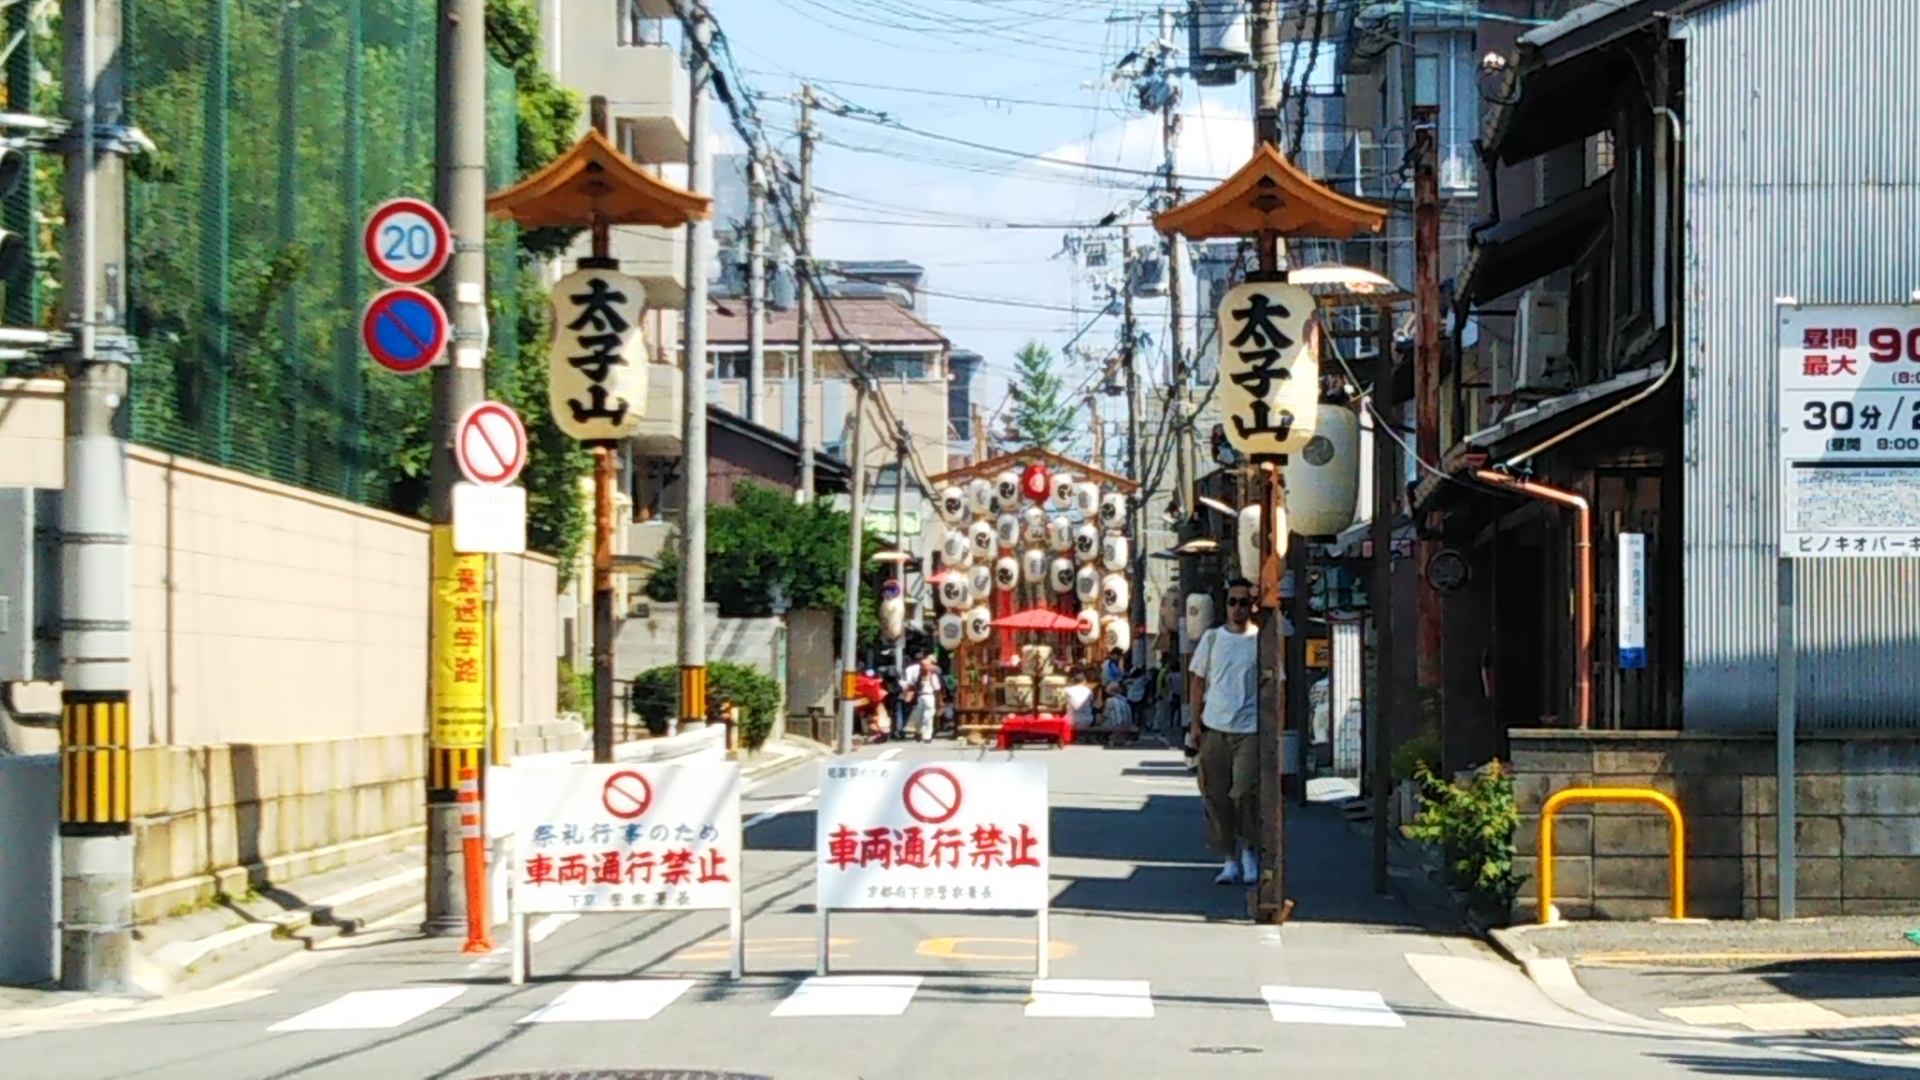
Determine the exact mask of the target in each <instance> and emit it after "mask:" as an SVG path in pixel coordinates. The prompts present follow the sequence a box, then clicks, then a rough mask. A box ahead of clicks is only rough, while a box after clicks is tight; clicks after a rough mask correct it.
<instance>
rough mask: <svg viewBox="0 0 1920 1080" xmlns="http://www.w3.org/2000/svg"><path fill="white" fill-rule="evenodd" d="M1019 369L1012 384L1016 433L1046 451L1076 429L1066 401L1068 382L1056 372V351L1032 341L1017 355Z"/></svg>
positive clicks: (1016, 361)
mask: <svg viewBox="0 0 1920 1080" xmlns="http://www.w3.org/2000/svg"><path fill="white" fill-rule="evenodd" d="M1013 359H1014V364H1015V365H1016V367H1017V368H1018V370H1017V372H1016V374H1015V381H1014V384H1013V386H1012V387H1011V391H1010V392H1011V393H1012V395H1013V432H1014V434H1015V435H1016V436H1018V437H1019V439H1020V441H1021V442H1023V443H1025V444H1027V445H1029V446H1037V447H1040V448H1042V449H1046V450H1056V449H1058V446H1057V445H1056V444H1058V443H1059V442H1060V440H1061V439H1062V438H1064V437H1065V436H1066V435H1067V434H1068V433H1069V432H1071V431H1072V430H1073V425H1074V410H1073V406H1072V404H1071V403H1069V402H1067V401H1065V400H1063V395H1064V394H1065V393H1066V384H1065V383H1063V382H1061V380H1060V376H1058V375H1056V374H1054V371H1053V351H1052V350H1051V349H1048V348H1047V347H1046V346H1045V345H1042V344H1040V343H1039V342H1037V341H1029V342H1027V343H1026V344H1025V345H1023V346H1021V347H1020V351H1019V352H1017V353H1015V354H1014V358H1013Z"/></svg>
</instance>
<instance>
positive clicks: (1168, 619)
mask: <svg viewBox="0 0 1920 1080" xmlns="http://www.w3.org/2000/svg"><path fill="white" fill-rule="evenodd" d="M1179 623H1180V594H1179V593H1176V592H1174V591H1173V590H1172V589H1168V590H1166V591H1165V592H1163V593H1161V594H1160V629H1162V630H1172V629H1174V628H1175V627H1176V626H1178V625H1179Z"/></svg>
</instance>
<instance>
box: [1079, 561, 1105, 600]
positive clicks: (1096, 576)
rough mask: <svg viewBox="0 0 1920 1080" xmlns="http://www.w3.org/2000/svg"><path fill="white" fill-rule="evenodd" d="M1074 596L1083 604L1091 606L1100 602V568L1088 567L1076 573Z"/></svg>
mask: <svg viewBox="0 0 1920 1080" xmlns="http://www.w3.org/2000/svg"><path fill="white" fill-rule="evenodd" d="M1073 595H1074V596H1075V597H1077V598H1078V599H1079V601H1080V602H1081V603H1082V604H1089V605H1091V604H1097V603H1099V602H1100V571H1099V569H1098V568H1096V567H1094V566H1092V565H1088V566H1083V567H1081V568H1080V569H1079V570H1077V571H1075V572H1074V575H1073Z"/></svg>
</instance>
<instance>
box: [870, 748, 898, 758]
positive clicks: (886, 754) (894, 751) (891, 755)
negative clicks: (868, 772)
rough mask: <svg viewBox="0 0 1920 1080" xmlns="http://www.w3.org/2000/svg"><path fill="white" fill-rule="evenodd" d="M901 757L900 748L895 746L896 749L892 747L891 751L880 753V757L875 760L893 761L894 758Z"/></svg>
mask: <svg viewBox="0 0 1920 1080" xmlns="http://www.w3.org/2000/svg"><path fill="white" fill-rule="evenodd" d="M899 756H900V748H899V747H897V746H895V747H891V748H889V749H886V750H882V751H880V756H879V757H878V758H876V759H875V760H878V761H892V760H893V759H894V758H897V757H899Z"/></svg>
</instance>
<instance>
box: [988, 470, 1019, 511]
mask: <svg viewBox="0 0 1920 1080" xmlns="http://www.w3.org/2000/svg"><path fill="white" fill-rule="evenodd" d="M993 493H994V494H995V495H998V496H999V497H1000V504H1001V505H1002V506H1004V507H1006V508H1007V509H1008V510H1013V509H1015V508H1017V507H1019V505H1020V474H1019V473H1014V472H1003V473H1001V474H1000V475H999V476H996V477H994V478H993Z"/></svg>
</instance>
